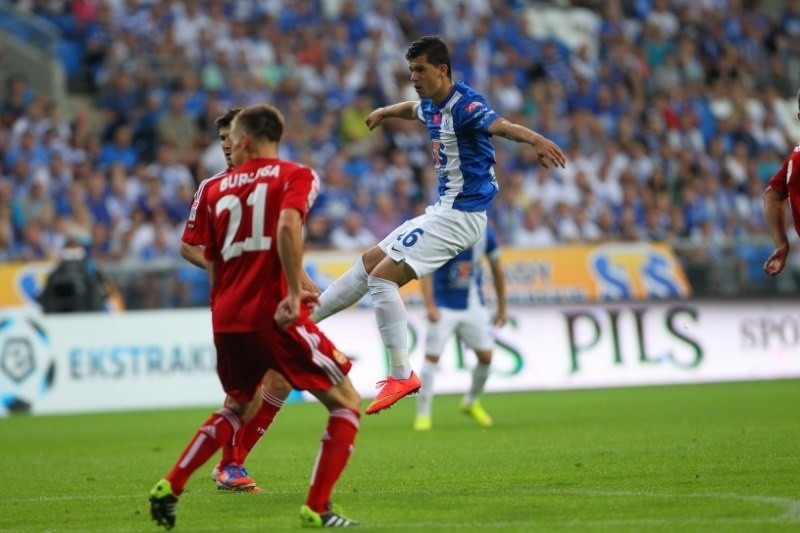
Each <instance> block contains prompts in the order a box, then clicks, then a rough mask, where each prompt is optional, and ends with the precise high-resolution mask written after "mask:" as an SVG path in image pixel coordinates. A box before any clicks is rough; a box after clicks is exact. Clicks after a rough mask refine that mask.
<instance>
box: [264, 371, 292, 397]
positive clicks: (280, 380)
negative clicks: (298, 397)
mask: <svg viewBox="0 0 800 533" xmlns="http://www.w3.org/2000/svg"><path fill="white" fill-rule="evenodd" d="M264 391H265V392H266V393H267V394H270V395H272V396H274V397H276V398H278V399H281V400H285V399H286V397H287V396H289V393H291V392H292V385H291V384H290V383H289V382H288V381H287V380H286V378H285V377H283V375H282V374H279V373H278V372H267V375H266V377H265V378H264Z"/></svg>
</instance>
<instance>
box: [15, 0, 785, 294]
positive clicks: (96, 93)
mask: <svg viewBox="0 0 800 533" xmlns="http://www.w3.org/2000/svg"><path fill="white" fill-rule="evenodd" d="M12 4H15V5H14V8H15V9H17V10H22V11H23V12H25V13H27V14H28V15H30V16H36V17H40V18H42V19H45V20H46V21H48V23H49V24H51V26H52V27H53V28H56V29H57V32H58V35H59V42H58V48H57V50H58V54H59V56H60V57H61V59H62V61H63V63H64V65H65V67H66V68H67V74H68V79H69V88H70V92H71V94H73V95H78V96H79V97H80V98H82V99H80V100H77V101H78V102H83V104H84V105H78V106H73V109H71V110H70V112H69V113H65V110H64V109H63V108H62V107H61V106H59V105H57V104H56V103H55V102H54V101H53V100H52V99H50V98H48V95H46V94H42V93H41V92H38V91H36V90H34V88H33V87H32V86H31V84H30V83H28V80H26V78H25V76H23V75H20V74H17V73H14V72H11V73H7V76H6V78H5V80H4V83H5V87H4V91H3V93H2V95H3V97H2V100H1V101H0V261H4V262H5V261H35V260H42V259H52V258H55V257H56V256H57V254H58V251H59V250H60V249H61V248H63V247H64V245H65V243H66V242H67V240H69V239H75V240H78V241H79V242H80V243H82V244H83V245H85V246H86V247H87V248H88V249H89V250H90V252H91V254H92V256H93V257H94V258H95V259H98V260H103V261H126V260H136V261H147V262H150V261H158V260H163V259H177V258H178V257H179V243H180V235H181V232H182V229H183V224H184V220H185V218H186V217H187V216H188V213H189V206H190V204H191V198H192V195H193V193H194V191H195V189H196V186H197V184H198V183H199V182H200V181H201V180H202V179H204V178H206V177H208V176H210V175H212V174H214V173H216V172H218V171H219V170H221V169H222V168H224V166H225V162H224V158H223V156H222V153H221V151H220V149H219V146H218V142H217V138H216V131H215V128H214V119H215V118H216V117H217V116H219V115H220V114H222V113H223V112H224V111H225V110H226V109H227V108H229V107H231V106H243V105H248V104H252V103H256V102H264V101H266V102H271V103H274V104H276V105H277V106H278V107H279V108H281V109H282V110H283V112H284V113H285V116H286V119H287V129H286V134H285V137H284V141H283V143H282V155H283V156H284V157H286V158H289V159H294V160H297V161H300V162H302V163H304V164H306V165H309V166H311V167H313V168H315V169H316V170H317V171H318V172H319V174H320V175H321V177H322V179H323V189H322V193H321V195H320V197H319V200H318V201H317V203H316V205H315V207H314V209H313V211H312V213H311V216H310V218H309V220H308V224H307V233H308V235H307V237H308V240H307V243H308V248H309V249H317V250H321V249H337V250H360V249H363V248H365V247H368V246H370V245H372V244H374V243H375V242H377V241H378V240H379V239H380V238H382V237H383V236H384V235H385V234H386V233H387V232H388V231H389V230H390V229H392V228H394V227H395V226H397V225H399V224H400V223H401V222H402V221H403V220H405V219H406V218H408V217H410V216H413V215H415V214H417V213H419V212H420V211H421V210H422V209H423V208H424V207H425V206H426V205H428V204H429V203H430V202H431V200H432V198H434V197H435V193H436V183H435V176H434V174H433V171H432V165H431V157H430V149H429V141H428V138H427V133H426V131H425V129H424V128H423V127H421V126H420V125H419V124H416V123H414V122H405V121H395V122H391V123H389V124H386V126H385V127H383V128H382V129H381V130H379V131H376V132H370V131H368V129H367V128H366V126H365V124H364V118H365V117H366V115H367V114H368V112H369V111H370V110H371V109H373V108H374V107H377V106H381V105H385V104H389V103H394V102H396V101H400V100H406V99H415V98H416V95H415V93H414V92H413V90H412V88H411V86H410V83H409V73H408V69H407V64H406V61H405V59H404V57H403V56H404V52H405V49H406V47H407V45H408V43H409V42H410V41H411V40H413V39H414V38H417V37H419V36H421V35H427V34H440V35H442V36H444V37H445V38H446V39H447V40H448V42H449V43H450V44H451V50H452V59H453V65H452V66H453V71H454V78H456V79H463V80H465V81H467V82H468V83H469V84H470V85H472V86H473V87H474V88H475V89H477V90H478V91H479V92H482V93H483V94H485V96H486V97H487V99H488V100H489V102H490V103H491V105H492V107H493V108H494V109H495V110H496V111H497V112H498V113H500V114H501V115H502V116H504V117H506V118H508V119H510V120H512V121H515V122H519V123H521V124H525V125H527V126H529V127H531V128H532V129H535V130H536V131H538V132H540V133H542V134H543V135H545V136H547V137H549V138H551V139H553V140H554V141H556V142H557V143H558V144H559V145H560V146H562V147H563V149H564V150H565V152H566V153H567V155H568V165H567V168H566V169H557V170H553V171H547V170H544V169H542V168H541V167H539V166H538V165H537V164H536V157H535V153H534V152H533V151H532V150H531V149H530V147H525V146H522V145H517V144H515V143H510V142H506V141H503V140H496V142H495V147H496V149H497V166H496V170H497V176H498V179H499V183H500V193H499V195H498V197H497V199H496V201H495V204H494V207H493V208H492V211H491V213H490V220H491V223H492V224H493V226H494V227H495V229H496V231H497V233H498V236H499V238H500V241H501V242H502V243H503V244H504V245H506V246H513V247H547V246H555V245H562V244H564V243H583V242H599V241H667V242H669V243H671V244H673V245H675V246H676V249H678V250H679V251H681V253H682V255H681V257H682V260H683V261H684V262H685V266H686V267H687V271H688V272H689V274H690V276H691V275H692V265H694V264H708V263H710V262H711V263H713V262H715V261H721V260H725V261H734V262H735V264H736V265H738V266H737V269H736V270H735V271H734V273H733V275H735V276H745V277H746V276H753V279H754V280H756V279H757V280H762V279H763V275H762V274H761V273H760V265H761V263H763V260H764V258H765V257H766V255H767V254H768V253H769V250H770V245H769V240H768V238H767V237H766V236H767V234H766V230H765V227H764V223H763V220H762V218H763V217H762V210H761V201H762V200H761V195H762V192H763V190H764V187H765V184H766V181H767V180H768V179H769V178H770V177H771V176H772V174H773V173H774V172H775V171H776V170H777V169H778V168H779V166H780V164H781V162H782V160H783V158H784V157H785V156H786V155H787V154H788V152H789V151H790V150H791V149H792V147H793V146H794V144H795V142H796V141H797V139H800V131H799V130H798V121H797V118H796V114H797V99H796V97H795V95H796V91H797V89H798V87H800V4H799V3H798V2H796V1H793V0H789V1H786V2H766V1H761V2H759V1H752V0H751V1H747V0H608V1H602V2H601V1H582V2H581V1H573V2H564V1H562V2H530V1H523V0H458V1H448V0H441V1H435V0H434V1H422V0H404V1H403V0H397V1H391V0H291V1H290V0H238V1H231V0H208V1H178V0H172V1H170V0H167V1H152V0H150V1H148V0H106V1H100V0H73V1H66V0H62V1H58V0H55V1H52V0H42V1H36V0H27V1H18V2H14V3H12ZM199 294H202V293H199ZM201 299H202V298H201Z"/></svg>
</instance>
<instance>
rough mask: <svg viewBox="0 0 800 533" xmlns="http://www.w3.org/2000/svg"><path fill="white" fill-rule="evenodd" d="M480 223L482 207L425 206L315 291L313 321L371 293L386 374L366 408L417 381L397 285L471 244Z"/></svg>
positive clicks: (388, 402)
mask: <svg viewBox="0 0 800 533" xmlns="http://www.w3.org/2000/svg"><path fill="white" fill-rule="evenodd" d="M485 229H486V214H485V213H484V212H477V213H475V212H465V211H458V210H455V209H449V208H445V207H441V206H431V207H428V208H427V209H426V212H425V214H424V215H421V216H418V217H416V218H414V219H412V220H409V221H407V222H405V223H404V224H402V225H401V226H400V227H398V228H397V229H395V230H394V231H393V232H391V233H390V234H389V235H388V236H387V237H386V238H385V239H383V240H382V241H381V242H380V243H379V244H378V245H376V246H374V247H373V248H371V249H370V250H368V251H367V252H366V253H365V254H364V255H363V256H362V257H361V259H360V260H359V261H357V262H356V265H355V266H353V268H351V269H350V270H348V271H347V272H346V273H345V274H343V275H342V276H341V277H340V278H339V279H337V280H336V281H335V282H334V283H333V284H331V286H329V287H328V288H327V289H326V290H325V291H324V292H323V293H322V296H320V299H319V302H320V305H319V306H318V307H317V308H316V309H315V310H314V313H313V314H312V319H313V320H314V321H315V322H319V321H321V320H323V319H325V318H326V317H328V316H330V315H332V314H334V313H337V312H339V311H341V310H342V309H346V308H347V307H349V306H350V305H352V304H354V303H355V302H357V301H358V300H359V299H360V298H361V297H362V296H363V295H364V294H365V293H366V292H369V294H370V296H372V303H373V306H374V308H375V318H376V320H377V323H378V330H379V331H380V334H381V339H382V340H383V343H384V345H385V346H386V349H387V351H388V352H389V359H390V364H391V375H390V376H389V377H387V378H386V379H385V380H383V381H380V382H379V383H378V385H379V386H380V391H379V392H378V394H377V396H376V397H375V400H374V401H373V402H372V403H371V404H370V405H369V406H367V409H366V413H367V414H375V413H378V412H380V411H383V410H384V409H388V408H389V407H391V406H392V405H394V403H395V402H397V401H398V400H399V399H401V398H403V397H404V396H408V395H410V394H415V393H416V392H418V391H419V389H420V386H421V381H420V379H419V378H418V377H417V375H416V374H415V373H414V372H413V370H412V368H411V364H410V362H409V357H408V318H407V315H406V308H405V304H404V303H403V300H402V298H401V296H400V287H402V286H403V285H405V284H406V283H408V282H409V281H411V280H412V279H422V278H423V277H424V276H426V275H427V274H429V273H431V272H434V271H435V270H437V269H438V268H439V267H441V266H442V265H444V264H445V263H447V262H448V261H449V260H451V259H452V258H453V257H454V256H455V255H457V254H458V253H459V252H461V251H462V250H465V249H467V248H469V247H470V246H472V244H474V243H475V242H476V241H477V240H478V239H479V238H480V236H481V235H482V234H483V233H484V232H485Z"/></svg>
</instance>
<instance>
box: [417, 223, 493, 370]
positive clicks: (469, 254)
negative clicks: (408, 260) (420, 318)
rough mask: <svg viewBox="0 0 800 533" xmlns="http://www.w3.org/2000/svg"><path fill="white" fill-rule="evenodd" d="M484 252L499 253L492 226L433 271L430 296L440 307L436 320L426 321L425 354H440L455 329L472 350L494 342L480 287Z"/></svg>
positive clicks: (490, 254) (490, 255)
mask: <svg viewBox="0 0 800 533" xmlns="http://www.w3.org/2000/svg"><path fill="white" fill-rule="evenodd" d="M484 255H485V256H486V257H488V258H489V260H490V261H496V260H497V259H498V258H499V255H500V249H499V247H498V246H497V238H496V237H495V234H494V231H492V229H491V228H487V229H486V231H485V232H484V234H483V236H481V237H480V238H478V241H477V242H476V243H475V244H474V245H473V246H472V247H470V248H467V249H466V250H464V251H463V252H461V253H460V254H458V255H457V256H455V257H454V258H452V259H451V260H450V261H448V262H447V263H445V264H444V266H442V267H441V268H440V269H439V270H437V271H436V272H435V273H434V274H433V300H434V302H435V303H436V306H437V307H438V308H439V320H437V321H436V322H428V329H427V332H426V335H425V336H426V338H425V353H426V354H430V355H441V354H442V352H443V351H444V346H445V343H447V340H448V339H449V338H450V336H451V335H452V334H453V333H455V332H458V334H459V336H460V337H461V339H462V340H463V341H464V343H465V344H466V345H467V346H468V347H469V348H471V349H473V350H491V349H492V347H493V346H494V334H493V332H492V319H491V316H490V314H489V310H488V309H487V307H486V302H485V300H484V297H483V290H482V289H481V287H482V285H483V266H482V264H481V260H482V259H483V256H484Z"/></svg>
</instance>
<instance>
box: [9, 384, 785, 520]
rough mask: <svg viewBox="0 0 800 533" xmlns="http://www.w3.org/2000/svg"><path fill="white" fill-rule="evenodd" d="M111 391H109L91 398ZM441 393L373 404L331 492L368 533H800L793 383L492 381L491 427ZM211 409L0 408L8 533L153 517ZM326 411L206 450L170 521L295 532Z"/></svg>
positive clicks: (291, 409)
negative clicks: (428, 427) (247, 475)
mask: <svg viewBox="0 0 800 533" xmlns="http://www.w3.org/2000/svg"><path fill="white" fill-rule="evenodd" d="M97 401H98V402H102V398H98V399H97ZM458 401H459V398H458V397H455V396H441V397H437V398H436V401H435V404H434V429H433V430H432V431H431V432H429V433H416V432H414V431H413V430H412V429H411V424H412V419H413V413H414V405H415V404H414V401H413V400H409V399H406V400H403V401H401V402H400V403H399V404H398V405H397V406H396V407H395V408H393V409H391V410H390V411H388V412H386V413H383V414H381V415H378V416H372V417H366V416H365V417H363V418H362V426H361V433H360V435H359V438H358V441H357V445H356V450H355V453H354V455H353V457H352V459H351V462H350V466H349V468H348V469H347V471H346V472H345V475H344V477H343V478H342V480H341V481H340V483H339V486H338V489H337V492H336V494H335V496H336V501H337V502H338V503H339V504H340V505H341V506H342V507H343V508H344V509H345V510H346V511H347V514H348V515H350V516H352V517H354V518H356V519H359V520H361V522H362V527H361V528H360V530H362V531H373V530H374V531H378V530H394V531H454V532H455V531H459V532H460V531H477V530H489V531H520V532H522V531H525V532H527V531H613V532H618V531H631V532H638V531H647V532H648V533H649V532H656V531H664V532H674V531H703V532H708V531H720V532H730V531H743V532H750V531H800V409H799V408H800V381H770V382H752V383H726V384H708V385H693V386H675V387H672V386H670V387H648V388H629V389H613V390H584V391H561V392H530V393H516V394H492V395H487V396H486V397H485V398H484V401H483V404H484V406H485V407H486V409H487V410H488V411H489V412H490V413H491V414H492V415H493V417H494V419H495V427H493V428H491V429H480V428H478V427H477V426H475V425H474V424H473V423H472V422H471V420H469V419H468V418H466V417H464V415H462V414H460V413H459V412H458ZM209 411H210V409H190V410H173V411H154V412H146V413H144V412H135V413H119V414H93V415H81V416H66V415H65V416H48V417H44V416H43V417H11V418H7V419H0V452H2V453H0V466H2V472H3V474H2V478H3V479H2V484H1V485H0V487H2V488H0V531H109V532H112V531H157V530H158V529H157V528H156V527H155V525H154V524H153V523H152V522H150V517H149V514H148V506H147V492H148V490H149V489H150V487H151V486H152V485H153V484H154V483H155V482H156V481H157V480H158V479H159V478H160V477H162V476H163V475H164V473H166V471H167V470H168V469H169V467H170V466H171V465H172V463H173V461H174V460H175V459H176V458H177V456H178V454H179V452H180V451H181V450H182V448H183V446H184V444H185V443H186V441H187V439H188V438H189V437H190V436H191V435H192V434H193V433H194V430H195V429H196V427H197V426H198V425H199V424H200V423H201V422H202V421H203V420H204V418H205V417H206V415H207V413H208V412H209ZM324 422H325V411H324V409H323V408H322V407H321V406H320V405H318V404H310V403H309V404H290V405H287V406H286V407H285V408H284V411H283V412H282V413H281V414H279V415H278V418H277V420H276V422H275V424H274V425H273V427H272V428H271V430H270V431H269V433H268V434H267V436H266V437H265V438H264V439H263V440H262V441H261V443H260V444H259V445H258V447H257V448H256V449H255V450H254V452H253V454H252V455H251V457H250V459H249V460H248V468H249V470H250V472H251V474H252V475H253V476H254V477H255V478H256V480H257V481H258V482H259V484H261V485H262V486H263V487H264V489H265V492H263V493H262V494H231V493H220V492H217V491H216V490H215V488H214V485H213V483H212V482H211V481H210V479H209V477H208V473H209V471H210V468H211V466H212V465H211V464H210V463H209V464H208V465H207V466H205V467H203V468H202V469H201V470H200V471H198V472H197V473H196V474H195V476H194V477H193V478H192V480H191V481H190V482H189V485H188V487H187V492H186V493H184V495H183V497H182V498H181V502H180V505H179V508H178V522H177V527H176V531H223V530H225V531H293V530H298V529H299V522H298V513H299V509H300V505H301V504H302V502H303V497H304V495H305V492H306V489H307V485H308V477H309V473H310V470H311V465H312V461H313V459H314V456H315V454H316V451H317V446H318V441H319V437H320V435H321V432H322V427H323V424H324Z"/></svg>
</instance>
